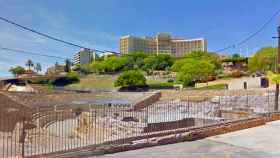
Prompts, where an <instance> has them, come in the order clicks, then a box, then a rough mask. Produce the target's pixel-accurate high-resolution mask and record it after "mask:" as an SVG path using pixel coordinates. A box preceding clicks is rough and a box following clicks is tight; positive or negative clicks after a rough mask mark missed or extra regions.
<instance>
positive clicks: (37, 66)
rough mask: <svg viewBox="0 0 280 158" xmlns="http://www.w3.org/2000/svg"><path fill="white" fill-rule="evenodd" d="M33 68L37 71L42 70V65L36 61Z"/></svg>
mask: <svg viewBox="0 0 280 158" xmlns="http://www.w3.org/2000/svg"><path fill="white" fill-rule="evenodd" d="M35 70H36V72H37V73H38V72H40V71H42V66H41V64H40V63H36V65H35Z"/></svg>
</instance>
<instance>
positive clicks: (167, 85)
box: [149, 82, 174, 89]
mask: <svg viewBox="0 0 280 158" xmlns="http://www.w3.org/2000/svg"><path fill="white" fill-rule="evenodd" d="M149 87H150V88H151V89H173V88H174V83H173V82H164V83H155V84H149Z"/></svg>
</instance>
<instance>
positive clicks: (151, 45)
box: [120, 33, 207, 57]
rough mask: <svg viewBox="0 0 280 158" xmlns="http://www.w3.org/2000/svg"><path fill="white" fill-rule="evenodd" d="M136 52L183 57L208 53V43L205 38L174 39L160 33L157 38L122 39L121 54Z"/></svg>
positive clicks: (131, 37)
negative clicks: (193, 53) (197, 53)
mask: <svg viewBox="0 0 280 158" xmlns="http://www.w3.org/2000/svg"><path fill="white" fill-rule="evenodd" d="M135 51H144V52H146V53H150V54H152V53H154V54H170V55H172V56H174V57H182V56H184V55H185V54H187V53H189V52H192V51H207V41H206V40H205V39H203V38H197V39H181V38H172V37H171V36H170V35H169V34H167V33H160V34H158V35H157V36H155V37H143V38H140V37H134V36H130V35H129V36H123V37H121V39H120V53H121V54H128V53H131V52H135Z"/></svg>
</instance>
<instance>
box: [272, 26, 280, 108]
mask: <svg viewBox="0 0 280 158" xmlns="http://www.w3.org/2000/svg"><path fill="white" fill-rule="evenodd" d="M277 32H278V36H277V37H273V38H277V39H278V53H277V57H276V64H275V71H276V73H277V74H279V73H280V67H279V66H280V26H278V27H277ZM278 100H279V83H276V87H275V105H274V111H278V109H279V105H278V104H279V103H278Z"/></svg>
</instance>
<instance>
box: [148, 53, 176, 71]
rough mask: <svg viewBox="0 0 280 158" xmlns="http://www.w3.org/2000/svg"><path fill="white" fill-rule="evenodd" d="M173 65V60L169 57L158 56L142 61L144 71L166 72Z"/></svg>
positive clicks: (164, 55)
mask: <svg viewBox="0 0 280 158" xmlns="http://www.w3.org/2000/svg"><path fill="white" fill-rule="evenodd" d="M173 63H174V60H173V58H172V57H171V56H170V55H166V54H159V55H152V56H149V57H147V58H145V59H144V64H145V65H144V67H143V68H144V70H146V71H153V70H166V69H169V68H170V67H171V66H172V65H173Z"/></svg>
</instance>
